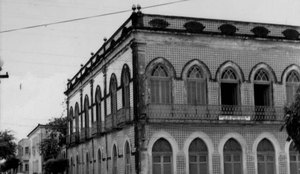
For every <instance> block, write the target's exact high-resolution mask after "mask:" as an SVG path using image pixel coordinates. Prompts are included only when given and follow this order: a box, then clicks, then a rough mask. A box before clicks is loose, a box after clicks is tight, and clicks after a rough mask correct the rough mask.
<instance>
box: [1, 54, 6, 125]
mask: <svg viewBox="0 0 300 174" xmlns="http://www.w3.org/2000/svg"><path fill="white" fill-rule="evenodd" d="M2 66H3V61H2V59H1V57H0V84H1V79H4V78H8V73H7V72H6V73H5V74H1V71H2ZM1 96H2V94H1V85H0V125H1V112H2V109H1V104H2V100H1Z"/></svg>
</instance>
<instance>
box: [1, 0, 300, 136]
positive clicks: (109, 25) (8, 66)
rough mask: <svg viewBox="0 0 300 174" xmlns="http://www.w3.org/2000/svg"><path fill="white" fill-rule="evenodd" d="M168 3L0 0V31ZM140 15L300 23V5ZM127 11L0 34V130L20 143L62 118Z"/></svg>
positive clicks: (223, 0) (190, 5)
mask: <svg viewBox="0 0 300 174" xmlns="http://www.w3.org/2000/svg"><path fill="white" fill-rule="evenodd" d="M175 1H176V0H175ZM167 2H173V1H172V0H151V1H150V0H88V1H82V0H0V30H1V31H6V30H10V29H16V28H22V27H27V26H32V25H39V24H45V23H51V22H57V21H63V20H69V19H74V18H81V17H87V16H93V15H98V14H105V13H110V12H116V11H123V10H130V9H131V6H132V4H140V5H141V6H142V7H146V6H151V5H156V4H163V3H167ZM142 12H143V13H151V14H163V15H177V16H191V17H200V18H212V19H228V20H239V21H251V22H265V23H277V24H287V25H297V26H300V1H299V0H247V1H246V0H189V1H183V2H178V3H176V4H171V5H166V6H160V7H155V8H149V9H144V10H143V9H142ZM130 14H131V12H125V13H122V14H116V15H110V16H104V17H98V18H92V19H86V20H81V21H76V22H71V23H64V24H59V25H51V26H43V27H39V28H33V29H28V30H19V31H14V32H5V33H0V57H1V59H2V60H3V61H4V66H3V71H2V72H1V73H2V74H3V73H5V72H9V75H10V77H9V79H2V80H1V83H0V130H4V129H9V130H13V131H14V133H15V135H16V137H17V139H18V140H19V139H21V138H25V137H26V136H27V134H28V133H29V132H30V131H31V130H32V129H33V128H34V127H35V126H36V125H37V124H38V123H42V124H44V123H47V121H48V120H49V119H50V118H53V117H59V116H61V114H62V113H63V110H64V108H65V104H64V103H63V101H64V98H65V96H64V94H63V92H64V91H65V89H66V82H67V78H72V77H73V75H75V73H76V72H77V71H78V70H79V67H80V64H83V63H85V62H86V61H87V60H88V59H89V57H90V53H91V52H96V51H97V49H99V48H100V47H101V45H102V43H103V38H104V37H107V38H109V37H110V36H111V34H112V33H113V32H114V31H115V30H116V29H117V28H118V27H119V26H120V25H121V24H122V23H123V22H124V21H125V20H126V19H127V18H128V17H129V16H130Z"/></svg>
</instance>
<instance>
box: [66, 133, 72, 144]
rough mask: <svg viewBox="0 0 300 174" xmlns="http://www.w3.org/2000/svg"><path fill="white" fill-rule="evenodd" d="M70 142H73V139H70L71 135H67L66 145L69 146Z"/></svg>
mask: <svg viewBox="0 0 300 174" xmlns="http://www.w3.org/2000/svg"><path fill="white" fill-rule="evenodd" d="M70 142H71V137H70V135H67V136H66V144H67V145H69V144H70Z"/></svg>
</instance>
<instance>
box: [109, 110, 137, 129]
mask: <svg viewBox="0 0 300 174" xmlns="http://www.w3.org/2000/svg"><path fill="white" fill-rule="evenodd" d="M113 116H114V119H113ZM132 120H133V108H121V109H119V110H118V111H117V112H116V113H115V115H113V114H110V115H107V116H106V119H105V129H106V130H109V129H111V128H120V127H122V126H124V125H125V124H126V123H129V122H131V121H132Z"/></svg>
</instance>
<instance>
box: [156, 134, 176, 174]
mask: <svg viewBox="0 0 300 174" xmlns="http://www.w3.org/2000/svg"><path fill="white" fill-rule="evenodd" d="M172 156H173V154H172V148H171V145H170V143H169V142H168V141H167V140H166V139H164V138H160V139H158V140H157V141H156V142H155V143H154V145H153V148H152V173H153V174H172V167H173V165H172V163H173V162H172Z"/></svg>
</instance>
